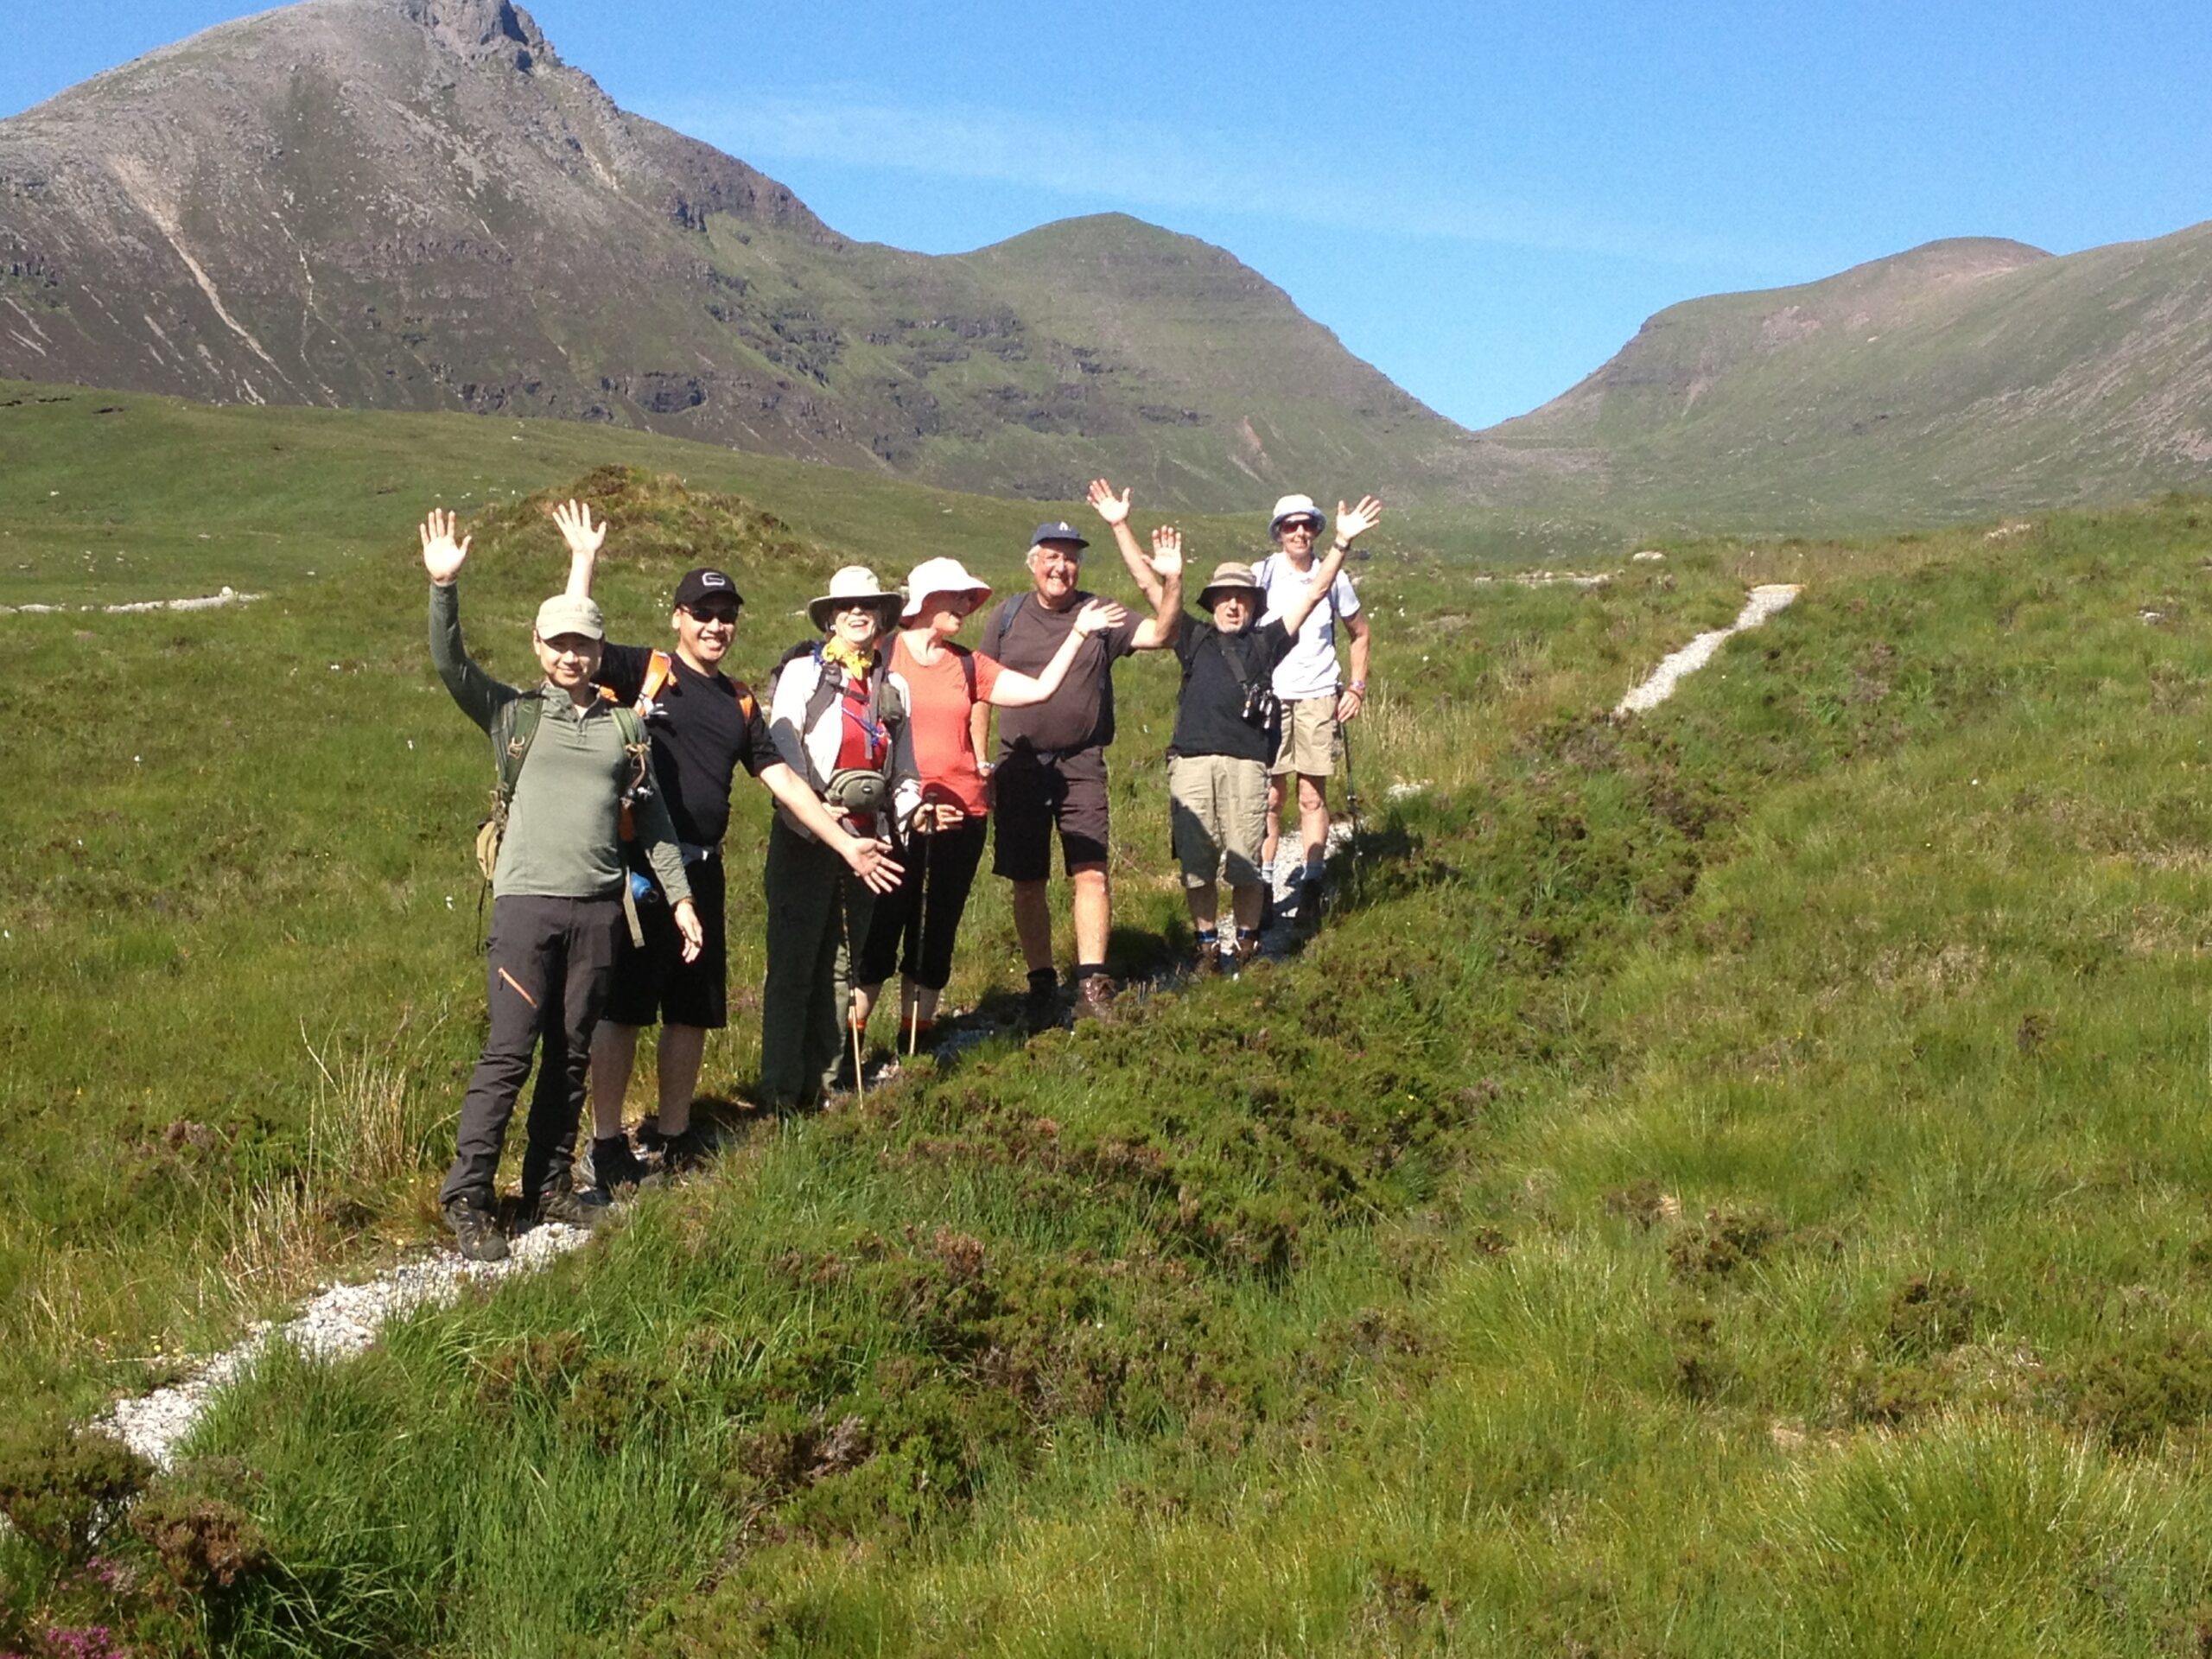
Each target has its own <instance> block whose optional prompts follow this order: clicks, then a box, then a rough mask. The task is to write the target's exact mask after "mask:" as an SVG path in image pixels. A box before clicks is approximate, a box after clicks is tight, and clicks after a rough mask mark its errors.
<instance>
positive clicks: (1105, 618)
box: [1075, 599, 1129, 638]
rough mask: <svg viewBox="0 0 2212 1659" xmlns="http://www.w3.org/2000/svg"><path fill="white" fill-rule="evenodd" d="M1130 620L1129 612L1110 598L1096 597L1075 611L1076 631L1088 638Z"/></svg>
mask: <svg viewBox="0 0 2212 1659" xmlns="http://www.w3.org/2000/svg"><path fill="white" fill-rule="evenodd" d="M1128 620H1129V613H1128V611H1126V610H1124V609H1123V608H1122V607H1121V606H1119V605H1116V603H1115V602H1114V601H1112V600H1110V599H1094V600H1092V601H1090V602H1089V603H1088V604H1086V605H1085V606H1084V607H1083V608H1082V609H1081V610H1079V611H1077V613H1075V631H1076V632H1077V633H1079V634H1082V635H1084V636H1085V637H1086V638H1088V637H1089V636H1090V635H1091V634H1094V633H1104V632H1107V631H1108V630H1109V629H1112V628H1118V627H1120V626H1122V623H1124V622H1126V621H1128Z"/></svg>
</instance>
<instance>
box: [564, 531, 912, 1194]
mask: <svg viewBox="0 0 2212 1659" xmlns="http://www.w3.org/2000/svg"><path fill="white" fill-rule="evenodd" d="M553 522H554V524H555V525H556V527H557V528H558V529H559V530H560V531H561V536H562V539H563V541H565V542H566V543H568V547H569V594H570V595H571V596H572V597H576V598H585V599H588V598H589V597H590V594H591V588H592V581H593V577H594V575H595V574H596V571H597V568H598V562H599V551H600V549H601V547H602V546H603V545H604V544H605V543H606V540H607V523H606V521H605V520H604V519H601V520H600V521H598V522H596V523H594V521H593V518H592V515H591V509H590V508H589V507H588V505H585V504H584V503H582V502H580V501H569V502H566V503H563V504H562V505H556V507H555V508H554V509H553ZM744 606H745V600H744V598H743V596H742V595H741V594H739V592H738V590H737V584H736V583H735V582H733V581H732V580H731V579H730V577H729V575H728V573H727V572H725V571H722V570H718V569H714V568H712V567H710V566H701V567H699V568H697V569H691V570H688V571H686V572H685V573H684V574H683V579H682V580H681V581H679V582H677V584H676V594H675V597H674V599H673V600H672V601H671V610H670V613H669V626H670V629H671V632H673V634H674V636H675V638H674V642H673V649H672V650H664V651H655V650H652V649H651V648H650V647H647V646H645V645H616V644H614V643H613V642H612V641H609V642H607V644H606V645H603V646H602V647H601V653H600V662H599V672H598V674H597V675H596V676H595V677H596V679H597V680H598V682H599V683H600V684H601V685H603V686H606V687H607V688H608V689H610V690H613V693H614V694H615V695H616V696H618V697H620V698H621V699H622V701H623V702H627V703H631V704H632V705H634V706H635V707H636V709H637V710H638V713H639V715H640V716H641V717H642V718H643V720H644V721H645V731H646V734H648V736H650V738H651V739H652V756H653V772H654V778H655V780H656V782H657V783H658V786H659V791H660V796H661V798H662V800H663V801H664V802H665V803H666V804H667V806H668V813H669V817H670V819H671V822H672V823H674V824H675V826H676V833H677V838H678V840H679V842H680V843H681V845H682V847H683V867H684V873H685V874H686V875H687V876H688V877H689V878H690V882H691V896H692V898H693V899H695V900H696V903H697V905H698V908H699V920H700V923H701V925H702V926H703V928H704V929H705V932H706V945H705V949H704V950H702V951H701V952H700V953H699V955H698V957H696V959H693V960H689V961H687V960H685V959H684V957H683V955H682V954H681V952H680V951H679V950H677V936H676V931H675V926H674V923H673V921H672V919H671V917H670V915H669V912H668V908H667V906H664V905H661V904H659V903H658V902H655V900H656V898H657V895H655V894H652V893H641V894H639V906H638V908H639V917H640V919H641V922H642V925H643V931H644V933H645V943H644V944H643V945H641V946H632V945H631V944H630V943H629V941H628V940H627V939H626V938H624V939H621V940H620V941H618V943H617V946H616V951H615V959H614V980H613V989H612V991H611V992H610V993H609V995H608V997H607V1011H606V1013H605V1014H603V1015H601V1019H600V1022H599V1029H598V1031H597V1032H596V1033H594V1036H593V1038H592V1049H591V1103H592V1116H593V1120H594V1127H593V1138H592V1142H591V1166H592V1173H593V1177H594V1180H595V1182H596V1183H597V1185H598V1187H599V1189H600V1190H601V1192H607V1193H609V1194H613V1193H615V1192H620V1190H621V1189H622V1188H624V1187H626V1186H629V1185H635V1184H637V1183H639V1181H641V1180H643V1179H645V1177H646V1175H647V1173H648V1169H647V1166H645V1164H644V1163H643V1162H642V1161H641V1160H639V1157H638V1155H637V1154H636V1153H635V1152H634V1151H632V1149H631V1146H630V1141H629V1136H628V1135H627V1133H626V1131H625V1129H624V1128H623V1124H622V1109H623V1104H624V1101H625V1098H626V1096H627V1094H628V1092H629V1087H630V1074H631V1071H632V1069H633V1067H634V1066H635V1064H636V1057H637V1049H638V1037H639V1032H640V1031H642V1030H643V1029H644V1028H645V1027H648V1026H652V1025H654V1024H656V1023H658V1024H659V1026H660V1039H659V1042H658V1067H657V1074H658V1090H657V1094H658V1109H657V1110H656V1112H655V1114H654V1116H653V1119H652V1123H651V1125H650V1132H648V1129H647V1128H640V1130H639V1137H640V1139H641V1140H644V1141H645V1143H646V1145H647V1148H648V1150H650V1149H651V1148H652V1147H653V1146H654V1145H656V1144H657V1145H658V1147H659V1148H660V1150H661V1153H662V1155H663V1160H664V1168H666V1169H667V1170H668V1171H670V1172H671V1173H680V1172H681V1171H683V1169H685V1168H688V1167H690V1166H692V1165H694V1164H696V1163H697V1162H698V1161H699V1160H701V1159H702V1157H703V1156H704V1155H705V1154H706V1151H707V1141H706V1139H705V1137H704V1136H703V1135H702V1134H701V1133H700V1132H699V1131H698V1129H697V1128H696V1127H695V1126H694V1125H693V1124H692V1122H691V1106H692V1100H693V1096H694V1095H695V1093H696V1090H697V1088H698V1083H699V1071H700V1065H701V1062H702V1058H703V1057H704V1055H705V1052H706V1045H707V1033H709V1032H710V1031H719V1030H721V1029H722V1028H723V1027H725V1026H727V1025H728V1015H729V983H728V978H729V973H728V950H727V947H726V941H725V938H724V898H725V889H726V875H727V869H728V860H727V857H726V855H725V853H724V850H723V846H722V841H723V837H724V836H725V835H726V834H727V833H728V828H729V822H730V786H731V785H732V784H733V783H734V781H735V779H736V776H737V772H738V768H739V767H741V766H742V767H743V768H744V769H745V770H746V771H747V772H749V773H750V774H751V775H752V776H753V777H754V778H755V779H759V780H760V784H761V785H762V786H763V787H764V788H766V790H767V791H769V793H771V794H772V795H773V796H774V797H775V798H776V799H777V800H778V801H779V803H781V804H783V805H784V806H785V807H787V808H789V809H790V810H791V812H792V813H793V815H794V816H796V817H798V820H799V821H800V823H803V824H804V825H805V826H806V827H807V828H808V829H811V830H812V831H813V832H814V833H815V835H816V836H818V837H820V839H821V840H823V842H826V843H827V844H828V845H829V846H830V847H832V848H834V849H836V851H837V853H838V855H839V856H840V857H842V859H843V860H844V861H845V862H846V864H847V865H848V866H849V868H851V869H852V871H853V873H854V874H855V875H857V876H859V877H860V878H861V880H862V881H864V882H866V883H867V884H868V886H869V887H872V888H874V889H875V890H876V891H878V892H882V891H885V890H887V889H888V888H890V887H895V886H896V885H897V882H898V878H899V866H898V865H897V864H896V863H894V862H893V861H892V859H891V856H890V850H891V849H890V847H889V844H888V843H887V842H884V841H881V840H878V839H874V838H868V837H862V836H855V835H852V834H849V833H848V832H847V831H846V830H845V829H844V828H843V827H842V825H841V824H839V823H838V822H837V818H836V815H835V814H834V813H833V812H832V811H831V810H829V808H828V807H826V806H824V805H823V803H822V801H821V799H820V798H819V797H817V795H816V793H815V792H814V791H813V790H812V789H810V787H808V785H807V784H806V782H805V781H804V779H802V778H801V777H800V776H799V775H798V773H797V772H794V771H792V769H791V767H790V766H786V765H785V763H784V760H783V757H782V756H781V754H780V753H779V752H778V751H777V748H776V746H775V742H774V740H773V739H772V738H771V737H770V735H769V734H768V721H767V714H766V709H764V708H763V707H762V706H761V705H760V702H758V701H756V700H755V698H754V697H753V693H752V691H751V690H750V689H749V688H748V687H747V686H745V685H743V684H741V683H739V682H738V681H735V680H733V679H731V678H730V677H729V676H728V675H727V674H726V673H724V672H723V671H722V665H723V663H724V662H725V660H726V659H727V658H728V652H729V650H730V647H731V645H733V644H734V641H735V639H736V637H737V626H738V617H739V613H740V612H741V611H742V609H743V608H744ZM630 867H631V871H632V885H633V886H634V885H636V884H637V880H638V874H639V869H638V867H639V859H638V858H636V857H635V856H634V855H633V856H632V860H631V866H630Z"/></svg>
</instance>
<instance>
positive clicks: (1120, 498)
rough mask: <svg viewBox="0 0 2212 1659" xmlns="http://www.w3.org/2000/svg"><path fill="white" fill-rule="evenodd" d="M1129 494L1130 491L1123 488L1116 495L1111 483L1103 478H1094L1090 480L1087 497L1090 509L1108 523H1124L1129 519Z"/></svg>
mask: <svg viewBox="0 0 2212 1659" xmlns="http://www.w3.org/2000/svg"><path fill="white" fill-rule="evenodd" d="M1129 495H1130V492H1129V491H1128V490H1123V491H1122V493H1120V494H1119V495H1116V494H1115V493H1114V486H1112V485H1111V484H1109V483H1108V482H1107V481H1106V480H1104V479H1103V478H1094V479H1092V480H1090V496H1089V498H1088V499H1089V500H1090V506H1091V511H1092V512H1096V514H1097V515H1098V516H1099V517H1100V518H1103V519H1104V520H1105V521H1106V522H1107V523H1108V524H1127V523H1128V521H1129Z"/></svg>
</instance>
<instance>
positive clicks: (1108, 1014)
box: [1075, 974, 1115, 1025]
mask: <svg viewBox="0 0 2212 1659" xmlns="http://www.w3.org/2000/svg"><path fill="white" fill-rule="evenodd" d="M1114 990H1115V986H1114V981H1113V979H1112V977H1111V976H1109V975H1106V974H1087V975H1085V976H1084V977H1083V978H1082V979H1080V980H1077V982H1076V988H1075V1017H1076V1018H1077V1019H1078V1020H1097V1021H1098V1022H1099V1023H1100V1024H1102V1025H1111V1024H1113V1023H1114Z"/></svg>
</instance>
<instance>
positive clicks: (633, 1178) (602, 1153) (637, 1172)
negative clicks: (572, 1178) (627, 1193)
mask: <svg viewBox="0 0 2212 1659" xmlns="http://www.w3.org/2000/svg"><path fill="white" fill-rule="evenodd" d="M584 1166H585V1168H586V1169H588V1171H590V1173H591V1185H593V1186H594V1188H596V1189H597V1190H598V1191H600V1192H603V1193H605V1194H606V1195H607V1197H608V1198H613V1197H614V1195H615V1194H616V1193H618V1192H623V1191H624V1190H626V1189H627V1190H631V1191H635V1190H636V1189H637V1188H639V1187H641V1186H644V1185H646V1184H647V1183H648V1182H650V1181H651V1180H652V1178H653V1172H652V1168H651V1166H648V1165H647V1164H646V1162H645V1160H644V1159H642V1158H640V1157H639V1156H638V1154H636V1153H634V1152H632V1151H631V1150H630V1137H629V1136H628V1135H594V1136H593V1137H592V1142H591V1150H590V1151H589V1152H588V1153H586V1154H584Z"/></svg>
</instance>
